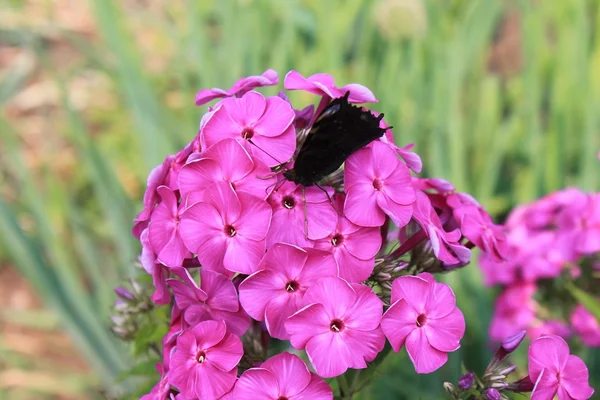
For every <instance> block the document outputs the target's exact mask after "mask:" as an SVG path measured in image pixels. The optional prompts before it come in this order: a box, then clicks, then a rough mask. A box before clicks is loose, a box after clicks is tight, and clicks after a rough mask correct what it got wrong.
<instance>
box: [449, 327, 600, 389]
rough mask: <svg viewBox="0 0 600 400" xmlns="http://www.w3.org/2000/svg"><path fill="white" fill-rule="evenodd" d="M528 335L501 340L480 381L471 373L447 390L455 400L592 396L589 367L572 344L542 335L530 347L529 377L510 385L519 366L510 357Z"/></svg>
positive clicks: (518, 335)
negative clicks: (527, 395) (515, 395)
mask: <svg viewBox="0 0 600 400" xmlns="http://www.w3.org/2000/svg"><path fill="white" fill-rule="evenodd" d="M525 334H526V333H525V331H521V332H518V333H516V334H514V335H512V336H510V337H508V338H506V339H505V340H504V341H502V345H501V346H500V348H499V349H498V351H496V354H494V357H493V358H492V361H491V362H490V363H489V365H488V367H487V368H486V370H485V372H484V374H483V376H482V377H481V378H479V377H478V376H477V375H475V374H474V373H473V372H468V373H466V374H465V375H463V376H462V377H461V378H460V379H459V381H458V387H455V386H454V385H453V384H451V383H449V382H446V383H445V384H444V387H445V389H446V391H448V392H449V393H450V394H451V395H452V397H453V398H454V399H472V398H477V399H486V400H500V399H503V400H508V398H509V397H508V396H507V395H506V393H508V392H512V393H525V392H532V393H531V399H532V400H545V399H553V398H555V396H557V395H558V398H559V400H571V399H577V400H585V399H589V398H590V397H592V395H593V394H594V389H592V388H591V387H590V385H589V383H588V380H589V372H588V370H587V367H586V366H585V364H584V362H583V361H582V360H581V359H580V358H579V357H577V356H574V355H571V354H569V353H570V350H569V345H568V344H567V343H566V342H565V341H564V339H562V338H561V337H560V336H556V335H543V336H541V337H539V338H537V339H536V340H534V341H533V343H532V344H531V345H530V346H529V353H528V361H529V375H527V376H525V377H523V378H520V379H519V380H517V381H512V382H509V381H508V377H509V375H511V374H512V373H513V372H515V371H516V368H517V367H516V366H515V365H513V364H511V363H510V360H509V357H508V356H509V355H510V353H512V352H513V351H514V350H516V348H517V347H518V346H519V344H520V343H521V341H522V340H523V338H524V337H525Z"/></svg>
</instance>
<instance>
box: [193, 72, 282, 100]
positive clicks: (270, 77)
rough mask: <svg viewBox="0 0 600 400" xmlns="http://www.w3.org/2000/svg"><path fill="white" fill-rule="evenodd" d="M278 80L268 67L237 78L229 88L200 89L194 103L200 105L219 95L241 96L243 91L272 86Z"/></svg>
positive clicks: (275, 73)
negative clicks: (261, 71) (257, 72)
mask: <svg viewBox="0 0 600 400" xmlns="http://www.w3.org/2000/svg"><path fill="white" fill-rule="evenodd" d="M278 82H279V77H278V76H277V72H276V71H274V70H272V69H268V70H266V71H265V72H263V73H262V75H259V76H248V77H245V78H242V79H238V81H237V82H236V83H235V84H234V85H233V86H232V87H231V88H230V89H229V90H223V89H217V88H212V89H202V90H201V91H199V92H198V94H197V95H196V105H197V106H201V105H203V104H206V103H208V102H209V101H211V100H214V99H218V98H220V97H232V96H235V97H241V96H243V95H244V93H246V92H248V91H250V90H252V89H256V88H257V87H261V86H273V85H277V83H278Z"/></svg>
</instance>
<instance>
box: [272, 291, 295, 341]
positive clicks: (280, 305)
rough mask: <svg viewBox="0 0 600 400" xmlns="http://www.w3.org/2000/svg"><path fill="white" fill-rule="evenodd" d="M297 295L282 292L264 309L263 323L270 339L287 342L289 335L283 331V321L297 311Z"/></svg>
mask: <svg viewBox="0 0 600 400" xmlns="http://www.w3.org/2000/svg"><path fill="white" fill-rule="evenodd" d="M297 298H298V294H295V293H291V294H288V293H287V292H285V291H284V292H283V293H282V294H280V295H278V296H275V297H273V298H272V299H271V301H269V303H268V304H267V307H266V308H265V323H266V325H267V330H268V331H269V334H270V335H271V337H274V338H276V339H280V340H288V339H289V338H290V335H289V334H288V333H287V331H286V330H285V325H284V323H285V321H286V320H287V319H288V317H289V316H290V315H292V314H294V313H295V312H296V311H298V306H297V304H296V303H297Z"/></svg>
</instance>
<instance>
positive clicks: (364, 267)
mask: <svg viewBox="0 0 600 400" xmlns="http://www.w3.org/2000/svg"><path fill="white" fill-rule="evenodd" d="M334 256H335V259H336V261H337V263H338V265H339V271H340V272H339V275H340V278H342V279H344V280H346V281H347V282H350V283H360V282H363V281H365V280H367V279H368V278H369V276H371V273H372V272H373V268H375V259H374V258H371V259H370V260H368V261H364V260H361V259H358V258H356V257H354V256H353V255H351V254H350V253H349V252H348V251H347V250H346V249H345V248H341V249H338V250H337V251H336V252H335V253H334Z"/></svg>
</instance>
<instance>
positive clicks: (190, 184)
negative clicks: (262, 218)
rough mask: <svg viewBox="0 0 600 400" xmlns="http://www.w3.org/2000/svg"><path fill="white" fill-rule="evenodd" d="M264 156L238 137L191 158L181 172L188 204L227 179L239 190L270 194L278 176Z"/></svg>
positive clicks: (183, 193)
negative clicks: (254, 153)
mask: <svg viewBox="0 0 600 400" xmlns="http://www.w3.org/2000/svg"><path fill="white" fill-rule="evenodd" d="M270 175H272V173H271V169H270V168H269V167H267V166H266V164H265V163H263V162H262V161H261V160H259V159H257V158H255V157H252V156H251V155H250V154H248V152H247V151H246V150H245V149H244V147H243V146H242V145H241V144H240V143H239V142H237V141H236V140H234V139H223V140H221V141H219V142H217V143H215V144H213V145H212V146H211V147H209V148H208V149H206V150H205V151H204V152H203V153H201V154H200V155H199V157H198V158H194V159H193V160H191V161H189V162H188V163H187V164H186V165H185V166H184V167H183V168H182V169H181V172H180V173H179V191H180V193H181V197H182V198H184V199H186V203H187V204H188V205H191V204H194V203H196V202H198V201H201V200H202V196H203V195H204V191H205V190H206V189H207V188H208V187H209V186H211V185H212V184H213V183H215V182H220V181H225V182H229V183H231V186H232V187H233V188H234V189H235V190H236V191H237V192H247V193H250V194H251V195H253V196H256V197H260V198H263V199H264V198H266V197H267V196H268V195H269V188H270V187H271V188H272V187H273V184H274V183H275V177H274V176H270Z"/></svg>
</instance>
